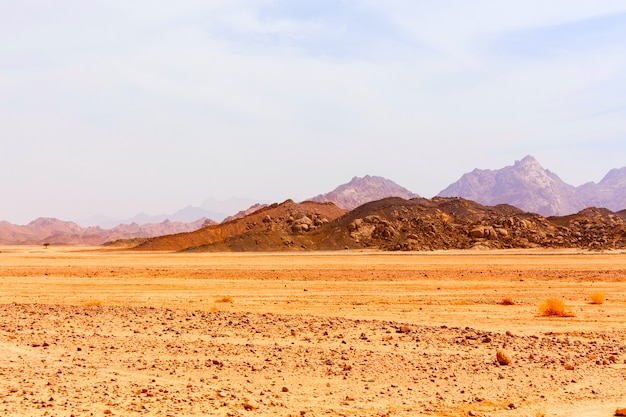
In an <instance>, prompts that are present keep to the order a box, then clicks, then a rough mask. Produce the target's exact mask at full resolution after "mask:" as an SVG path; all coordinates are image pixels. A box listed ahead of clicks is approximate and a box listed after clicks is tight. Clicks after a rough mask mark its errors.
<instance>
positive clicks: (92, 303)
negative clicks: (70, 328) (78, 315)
mask: <svg viewBox="0 0 626 417" xmlns="http://www.w3.org/2000/svg"><path fill="white" fill-rule="evenodd" d="M83 306H85V307H102V301H100V300H89V301H85V302H84V303H83Z"/></svg>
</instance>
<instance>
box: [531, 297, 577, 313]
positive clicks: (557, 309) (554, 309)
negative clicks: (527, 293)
mask: <svg viewBox="0 0 626 417" xmlns="http://www.w3.org/2000/svg"><path fill="white" fill-rule="evenodd" d="M539 312H540V313H541V315H542V316H558V317H574V314H573V313H572V312H571V311H567V306H566V305H565V303H564V302H563V301H562V300H559V299H558V298H550V299H548V300H546V301H544V302H543V303H541V304H539Z"/></svg>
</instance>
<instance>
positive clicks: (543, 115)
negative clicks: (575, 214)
mask: <svg viewBox="0 0 626 417" xmlns="http://www.w3.org/2000/svg"><path fill="white" fill-rule="evenodd" d="M625 11H626V6H624V5H623V2H621V1H620V2H611V1H601V2H588V1H568V2H548V3H546V2H538V1H530V2H501V1H476V2H461V1H443V2H426V1H424V2H421V1H420V2H409V1H393V0H392V1H389V2H384V3H380V2H372V1H360V2H343V1H325V2H324V1H322V2H307V1H303V2H298V3H294V2H289V1H277V0H276V1H270V0H267V1H212V2H204V1H182V2H165V1H157V2H144V1H138V2H99V1H93V2H88V3H84V2H77V1H66V2H62V3H56V4H51V3H48V2H39V1H24V2H11V3H6V2H5V3H3V4H1V5H0V119H2V120H1V122H2V126H3V131H4V135H5V136H6V137H7V138H9V139H8V140H7V141H5V142H4V143H3V146H4V147H5V148H8V149H10V151H4V152H3V154H4V155H9V154H11V153H12V154H15V155H19V157H18V158H17V159H11V158H9V157H6V156H5V157H4V158H3V159H2V160H3V162H8V160H12V161H15V160H19V161H22V162H23V165H21V166H22V167H28V168H30V171H29V172H28V173H26V174H25V176H24V178H25V179H24V182H23V183H21V184H22V185H21V186H20V185H19V184H20V182H19V181H21V180H20V179H16V180H15V181H17V183H15V184H14V185H12V186H11V187H12V188H10V189H8V188H6V187H7V186H2V187H3V188H0V191H1V192H3V193H5V192H11V193H15V192H16V191H15V190H17V189H21V188H24V189H32V190H35V189H37V186H36V179H37V178H38V177H41V175H42V174H41V172H43V169H44V168H45V169H46V173H47V174H46V175H47V178H48V179H49V182H48V183H47V184H46V186H47V187H48V188H47V191H45V192H42V195H43V194H45V195H46V196H49V195H50V193H52V194H54V192H55V190H56V192H58V193H59V194H60V195H61V194H62V195H64V196H67V201H72V202H73V203H75V202H76V201H78V199H77V198H76V196H77V195H80V193H83V192H84V193H88V194H89V195H90V196H92V197H91V198H90V199H89V200H90V201H91V202H93V205H89V204H88V203H87V202H84V203H81V204H83V206H82V207H83V208H82V210H83V211H85V214H84V216H82V217H87V216H89V215H91V214H93V213H95V212H96V211H106V209H104V208H103V209H101V210H96V209H97V207H94V205H105V204H107V203H105V201H111V202H112V203H110V209H111V210H113V207H114V206H115V203H114V202H115V201H116V199H119V198H121V197H120V196H122V197H123V199H124V202H125V206H126V207H127V210H129V211H130V212H129V213H128V215H129V216H130V215H132V214H134V212H137V211H142V210H143V211H149V212H153V213H154V212H158V211H163V212H166V211H175V210H176V209H178V208H180V207H182V206H185V205H187V204H189V203H190V202H194V201H196V202H197V201H202V200H204V199H206V198H208V197H217V198H228V197H229V196H231V195H249V196H251V197H254V198H259V199H275V200H279V199H284V198H288V197H293V198H296V199H298V198H306V197H309V196H310V195H309V194H311V195H312V194H316V193H320V192H324V191H327V190H326V189H320V188H319V186H320V184H332V186H333V187H334V186H335V185H337V184H338V183H339V182H343V181H347V180H349V178H351V177H352V176H354V175H364V174H374V175H384V176H387V177H390V178H391V179H393V180H395V181H397V182H399V183H401V184H402V185H404V186H407V187H409V188H411V189H412V190H413V191H415V192H418V193H420V194H423V195H426V196H431V195H434V194H436V193H437V192H438V191H440V190H441V189H443V188H444V187H445V186H447V185H448V183H450V182H452V181H454V180H456V179H457V178H458V177H459V176H460V175H461V174H462V173H463V172H465V171H466V170H470V169H473V168H475V167H492V168H496V167H499V166H504V165H506V164H510V163H511V162H512V160H513V159H519V158H521V157H523V156H525V155H526V154H534V155H535V156H537V157H538V158H539V159H540V161H541V162H542V163H543V164H544V165H545V166H546V167H548V168H550V169H552V170H553V171H555V172H557V173H559V174H560V175H561V176H562V177H563V178H564V179H566V180H567V179H569V180H570V181H574V182H584V180H585V178H589V179H591V178H592V176H591V175H590V176H587V172H593V173H594V174H593V177H594V178H595V177H596V176H597V175H598V174H597V173H598V172H601V171H603V170H608V169H609V168H612V167H615V166H617V165H616V164H619V161H618V158H617V156H618V155H620V151H623V149H622V147H623V146H624V145H621V143H624V141H623V139H624V133H625V131H626V126H624V123H625V122H624V120H626V119H625V118H624V117H623V114H624V109H625V108H626V105H625V103H624V99H623V97H624V93H626V91H624V90H625V89H626V82H625V81H626V80H625V79H624V75H623V74H626V71H625V69H626V68H625V66H626V65H625V64H626V63H625V60H626V58H625V57H624V54H622V53H621V51H623V50H624V46H625V45H624V43H625V42H626V40H625V37H620V36H613V35H614V34H615V32H611V30H613V29H614V30H618V31H619V30H620V29H619V28H620V27H621V26H620V24H619V23H620V22H621V20H620V19H622V20H626V18H624V13H625ZM594 19H595V20H594ZM611 19H613V20H611ZM594 22H613V23H612V26H611V25H601V24H596V25H595V26H594ZM607 28H613V29H611V30H608V29H607ZM587 34H588V35H587ZM555 39H556V40H558V42H557V41H555ZM590 39H591V40H592V41H593V42H591V41H590ZM568 42H569V43H568ZM572 42H573V44H572ZM594 42H595V43H597V44H595V43H594ZM583 43H584V45H583ZM578 44H580V45H581V47H580V48H578V47H577V45H578ZM583 46H584V47H583ZM529 51H530V52H531V53H528V52H529ZM594 141H597V142H594ZM593 143H601V144H602V145H601V146H600V145H598V146H597V147H596V148H595V151H594V155H595V156H596V159H597V160H598V161H597V162H594V165H593V166H589V167H587V169H585V170H582V169H576V168H573V167H572V164H571V162H569V161H568V160H571V159H572V158H583V157H584V156H585V155H588V154H589V152H588V150H589V148H593V145H590V144H593ZM559 152H560V153H559ZM542 157H543V158H545V160H544V159H542ZM0 158H2V157H0ZM46 158H49V159H46ZM5 160H6V161H5ZM51 161H62V163H63V164H64V166H65V167H66V169H67V171H68V172H75V171H80V172H81V175H80V176H79V177H76V178H73V177H71V176H70V175H69V174H68V175H66V174H63V172H62V171H63V170H58V172H55V171H54V170H52V169H51V168H53V167H54V166H55V165H54V163H53V162H51ZM563 161H566V162H563ZM113 166H114V167H115V169H111V167H113ZM11 167H13V168H15V167H16V163H8V164H5V165H4V166H2V167H0V175H1V176H2V177H8V176H9V175H10V173H11V171H10V169H11ZM559 167H563V169H564V171H566V172H559V171H558V168H559ZM103 172H106V173H107V174H106V175H105V174H103ZM583 177H584V178H583ZM180 184H184V186H181V185H180ZM137 190H143V191H142V192H140V193H139V192H137ZM98 197H100V198H98ZM18 200H19V199H18ZM24 201H25V203H24V204H26V200H24ZM146 204H149V205H150V206H151V207H146V206H145V205H146ZM17 205H19V204H17V203H16V207H17ZM38 206H39V207H43V205H42V204H38ZM115 209H116V210H117V209H119V207H116V208H115ZM11 210H12V211H11ZM11 210H5V211H0V219H1V218H9V217H10V216H13V215H16V214H15V213H18V211H16V210H13V209H11ZM61 210H62V207H59V211H61ZM42 215H46V213H42Z"/></svg>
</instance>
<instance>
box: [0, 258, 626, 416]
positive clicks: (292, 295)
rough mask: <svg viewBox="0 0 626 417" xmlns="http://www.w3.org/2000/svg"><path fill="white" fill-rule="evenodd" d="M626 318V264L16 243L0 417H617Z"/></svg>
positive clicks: (2, 350)
mask: <svg viewBox="0 0 626 417" xmlns="http://www.w3.org/2000/svg"><path fill="white" fill-rule="evenodd" d="M594 292H603V293H604V294H606V302H605V303H604V304H601V305H597V304H591V303H590V295H591V294H592V293H594ZM551 297H556V298H559V299H562V300H564V301H565V303H566V304H567V306H568V308H569V310H568V311H569V312H570V313H571V314H572V317H543V316H541V315H540V314H539V310H538V306H539V304H540V303H541V302H542V301H544V300H546V299H548V298H551ZM505 298H509V299H511V300H513V301H514V303H515V304H514V305H502V304H501V302H502V300H503V299H505ZM625 307H626V254H625V253H622V252H611V253H591V252H571V251H570V252H568V251H547V250H541V251H535V250H529V251H499V252H496V251H488V252H482V251H466V252H461V251H459V252H433V253H380V252H337V253H298V254H293V253H290V254H282V253H281V254H274V253H269V254H258V253H255V254H249V253H248V254H172V253H131V252H115V251H111V250H103V249H101V248H84V247H50V248H48V249H44V248H41V247H0V415H14V416H91V415H94V416H107V415H118V416H129V415H130V416H133V415H137V416H141V415H146V416H153V415H154V416H188V415H211V416H213V415H216V416H231V417H232V416H269V415H272V416H273V415H278V416H290V415H291V416H414V415H434V416H468V415H470V416H471V415H476V416H533V417H535V416H611V415H614V413H615V411H616V409H617V408H624V407H626V309H625ZM498 349H500V350H502V351H504V352H505V354H506V355H508V356H509V357H510V359H511V363H510V364H509V365H500V364H498V361H497V360H496V352H497V350H498Z"/></svg>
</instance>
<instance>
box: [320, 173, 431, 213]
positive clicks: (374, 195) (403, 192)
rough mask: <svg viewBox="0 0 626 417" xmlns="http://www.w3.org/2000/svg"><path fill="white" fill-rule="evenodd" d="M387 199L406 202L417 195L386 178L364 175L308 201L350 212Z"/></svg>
mask: <svg viewBox="0 0 626 417" xmlns="http://www.w3.org/2000/svg"><path fill="white" fill-rule="evenodd" d="M387 197H400V198H404V199H407V200H408V199H411V198H418V197H419V195H417V194H415V193H413V192H411V191H409V190H407V189H406V188H404V187H401V186H400V185H398V184H396V183H395V182H393V181H391V180H388V179H386V178H383V177H378V176H370V175H366V176H364V177H354V178H352V180H350V182H348V183H346V184H342V185H340V186H338V187H337V188H335V189H334V190H333V191H331V192H328V193H326V194H320V195H317V196H315V197H313V198H311V199H310V200H311V201H316V202H318V203H328V202H330V203H334V204H335V205H337V206H338V207H341V208H343V209H346V210H352V209H355V208H357V207H359V206H361V205H363V204H365V203H369V202H371V201H377V200H382V199H383V198H387Z"/></svg>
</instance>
